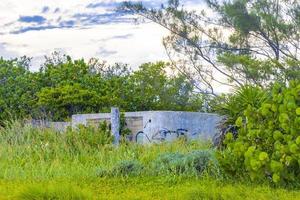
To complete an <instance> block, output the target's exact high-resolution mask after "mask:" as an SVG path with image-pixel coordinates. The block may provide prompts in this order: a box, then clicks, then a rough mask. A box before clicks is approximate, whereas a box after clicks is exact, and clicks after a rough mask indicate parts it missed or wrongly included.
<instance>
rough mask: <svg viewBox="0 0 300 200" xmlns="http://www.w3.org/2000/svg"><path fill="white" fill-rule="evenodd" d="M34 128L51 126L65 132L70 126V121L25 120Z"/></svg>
mask: <svg viewBox="0 0 300 200" xmlns="http://www.w3.org/2000/svg"><path fill="white" fill-rule="evenodd" d="M27 123H28V124H30V125H31V126H33V127H36V128H51V129H53V130H55V131H58V132H65V131H66V130H67V128H68V127H71V126H72V124H71V122H50V121H45V120H30V121H28V122H27Z"/></svg>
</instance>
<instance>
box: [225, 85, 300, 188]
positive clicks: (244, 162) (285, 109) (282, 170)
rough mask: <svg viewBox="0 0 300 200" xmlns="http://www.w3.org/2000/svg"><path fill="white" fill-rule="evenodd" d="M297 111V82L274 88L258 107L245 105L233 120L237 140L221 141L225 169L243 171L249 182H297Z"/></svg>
mask: <svg viewBox="0 0 300 200" xmlns="http://www.w3.org/2000/svg"><path fill="white" fill-rule="evenodd" d="M299 109H300V83H299V81H291V82H290V84H289V86H284V85H280V84H275V85H274V86H273V88H272V95H271V98H269V99H268V100H267V101H265V102H263V103H262V104H261V105H260V107H255V106H253V105H251V104H249V105H248V107H247V108H246V109H245V110H244V112H243V113H242V114H241V115H240V117H239V118H238V119H237V120H236V126H238V127H239V134H238V138H237V139H236V140H234V139H233V137H232V134H228V135H227V136H226V138H225V144H226V145H227V149H226V151H225V154H224V155H223V158H224V159H225V162H227V165H225V166H226V167H225V168H227V167H229V166H228V164H229V163H228V162H230V165H232V164H234V163H235V165H234V168H238V167H242V168H244V169H246V171H247V172H248V174H249V175H250V177H251V178H252V179H259V178H264V177H270V178H271V179H272V181H273V182H274V183H280V182H286V183H287V182H296V181H297V180H299V174H300V171H299V169H300V163H299V155H300V151H299V150H300V146H299V144H300V136H299V131H300V117H299V116H300V115H299ZM243 122H245V124H244V123H243ZM227 158H229V159H231V161H226V159H227ZM232 160H234V161H235V162H232ZM231 171H232V170H231Z"/></svg>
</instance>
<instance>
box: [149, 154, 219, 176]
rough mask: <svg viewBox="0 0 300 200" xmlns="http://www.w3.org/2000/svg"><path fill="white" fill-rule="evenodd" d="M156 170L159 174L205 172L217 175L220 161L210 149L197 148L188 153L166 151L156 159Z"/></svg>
mask: <svg viewBox="0 0 300 200" xmlns="http://www.w3.org/2000/svg"><path fill="white" fill-rule="evenodd" d="M153 166H154V170H155V171H156V172H157V173H159V174H170V173H171V174H175V175H179V174H184V173H186V174H196V175H202V174H203V173H204V172H209V173H212V174H213V175H216V174H217V173H218V162H217V160H216V159H215V157H214V155H213V153H212V152H211V151H209V150H197V151H192V152H189V153H186V154H181V153H165V154H161V155H160V156H158V158H157V159H156V160H155V161H154V164H153Z"/></svg>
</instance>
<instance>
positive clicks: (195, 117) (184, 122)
mask: <svg viewBox="0 0 300 200" xmlns="http://www.w3.org/2000/svg"><path fill="white" fill-rule="evenodd" d="M124 114H125V121H126V126H127V128H129V129H130V130H131V133H132V136H133V137H132V140H133V141H136V142H138V143H155V142H159V141H162V140H163V141H171V140H174V139H175V138H178V137H181V136H184V137H186V138H187V139H202V140H211V139H212V138H213V136H214V135H215V134H216V133H217V131H218V129H217V126H218V123H219V122H220V121H221V120H222V117H220V116H219V115H217V114H211V113H200V112H174V111H144V112H125V113H124ZM103 121H106V122H107V123H110V121H111V113H99V114H78V115H73V116H72V127H73V128H76V127H77V126H78V125H84V126H89V125H97V124H99V123H100V122H103Z"/></svg>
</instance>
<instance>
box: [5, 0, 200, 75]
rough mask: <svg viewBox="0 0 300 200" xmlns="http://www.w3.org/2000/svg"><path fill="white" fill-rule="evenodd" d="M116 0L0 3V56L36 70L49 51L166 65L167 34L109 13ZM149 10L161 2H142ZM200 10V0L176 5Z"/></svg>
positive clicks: (154, 26) (15, 0)
mask: <svg viewBox="0 0 300 200" xmlns="http://www.w3.org/2000/svg"><path fill="white" fill-rule="evenodd" d="M120 2H121V1H120V0H48V1H45V0H22V1H20V0H1V1H0V57H1V56H2V57H4V58H7V59H8V58H14V57H20V56H23V55H26V56H29V57H32V58H33V61H32V66H31V70H33V71H35V70H38V69H39V67H40V65H41V63H42V62H43V60H44V56H45V55H50V54H51V53H52V52H54V51H58V52H61V53H62V54H68V55H70V56H71V57H72V58H74V59H78V58H85V59H89V58H92V57H95V58H99V59H101V60H105V61H107V62H108V63H114V62H122V63H128V64H129V65H130V66H131V67H132V68H136V67H137V66H138V65H140V64H141V63H145V62H150V61H159V60H167V57H166V54H165V50H164V47H163V45H162V38H163V37H164V36H166V35H168V32H167V31H166V30H165V29H163V28H162V27H160V26H159V25H157V24H154V23H151V22H145V23H139V24H137V23H134V20H133V16H130V15H124V14H121V13H118V12H116V11H115V8H116V7H117V6H118V5H119V4H120ZM142 2H143V3H144V4H145V5H147V6H149V7H158V6H160V5H161V4H162V3H164V2H163V1H157V0H152V1H151V0H144V1H142ZM182 3H183V4H185V6H186V7H191V8H198V7H199V8H200V7H201V0H187V1H182Z"/></svg>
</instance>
